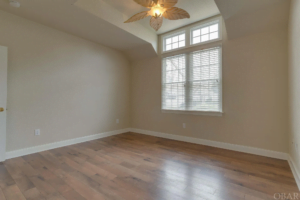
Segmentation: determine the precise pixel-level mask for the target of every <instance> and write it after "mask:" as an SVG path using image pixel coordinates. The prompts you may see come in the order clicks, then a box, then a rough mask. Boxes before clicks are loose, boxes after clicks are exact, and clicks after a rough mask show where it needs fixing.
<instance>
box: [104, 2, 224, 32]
mask: <svg viewBox="0 0 300 200" xmlns="http://www.w3.org/2000/svg"><path fill="white" fill-rule="evenodd" d="M103 1H105V2H106V3H108V4H109V5H111V6H113V7H114V8H116V9H117V10H119V11H120V12H122V13H124V14H125V15H127V16H128V17H131V16H132V15H134V14H136V13H138V12H142V11H146V10H149V9H147V8H144V7H143V6H140V5H139V4H137V3H135V2H134V1H133V0H103ZM175 7H178V8H182V9H184V10H186V11H187V12H188V13H189V14H190V16H191V18H190V19H182V20H175V21H173V20H167V19H164V22H163V26H162V27H161V28H160V29H159V30H158V31H157V34H161V33H165V32H168V31H171V30H174V29H176V28H179V27H181V26H185V25H188V24H191V23H194V22H197V21H200V20H203V19H206V18H209V17H212V16H215V15H218V14H220V12H219V9H218V7H217V6H216V4H215V1H214V0H179V1H178V3H177V4H176V5H175ZM149 23H150V17H148V18H146V19H143V20H142V24H143V25H145V26H148V27H149V26H150V25H149Z"/></svg>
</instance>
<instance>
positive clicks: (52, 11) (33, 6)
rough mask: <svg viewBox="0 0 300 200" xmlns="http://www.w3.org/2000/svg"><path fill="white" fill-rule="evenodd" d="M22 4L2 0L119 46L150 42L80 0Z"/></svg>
mask: <svg viewBox="0 0 300 200" xmlns="http://www.w3.org/2000/svg"><path fill="white" fill-rule="evenodd" d="M18 1H19V2H20V3H21V7H20V8H14V7H11V6H9V3H8V0H0V9H2V10H4V11H7V12H10V13H12V14H15V15H18V16H21V17H24V18H26V19H29V20H32V21H35V22H38V23H41V24H44V25H46V26H50V27H53V28H56V29H58V30H61V31H64V32H67V33H70V34H73V35H76V36H79V37H82V38H85V39H88V40H91V41H93V42H96V43H100V44H103V45H105V46H109V47H112V48H115V49H118V50H126V49H131V48H133V47H137V46H140V45H145V44H147V42H145V41H144V40H142V39H140V38H138V37H136V36H135V35H133V34H131V33H128V32H127V31H124V30H123V29H120V28H119V27H117V26H115V25H113V24H111V23H109V22H107V21H105V20H103V19H101V18H99V17H97V16H94V15H92V14H90V13H88V12H86V11H84V10H82V9H80V8H78V7H76V6H74V5H73V4H74V3H75V2H76V0H18Z"/></svg>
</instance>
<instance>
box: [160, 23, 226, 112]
mask: <svg viewBox="0 0 300 200" xmlns="http://www.w3.org/2000/svg"><path fill="white" fill-rule="evenodd" d="M221 20H222V19H221V17H215V18H213V19H210V20H207V21H206V22H200V23H198V24H192V25H189V26H186V27H184V28H181V29H179V30H175V31H174V32H171V33H167V34H165V35H161V36H160V39H161V41H162V42H161V47H160V48H161V49H162V51H161V52H162V56H163V59H162V111H163V112H172V113H184V114H196V115H203V114H204V115H214V116H221V115H222V26H221Z"/></svg>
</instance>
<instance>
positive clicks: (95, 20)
mask: <svg viewBox="0 0 300 200" xmlns="http://www.w3.org/2000/svg"><path fill="white" fill-rule="evenodd" d="M18 1H19V2H20V3H21V7H20V8H14V7H11V6H9V2H8V0H0V9H2V10H4V11H7V12H10V13H13V14H16V15H18V16H21V17H24V18H27V19H29V20H32V21H35V22H38V23H41V24H44V25H46V26H50V27H53V28H56V29H58V30H61V31H64V32H67V33H70V34H73V35H76V36H79V37H82V38H85V39H88V40H90V41H93V42H96V43H99V44H103V45H105V46H108V47H112V48H114V49H117V50H120V51H123V52H124V53H125V54H126V55H127V56H128V58H129V59H130V60H136V59H143V58H147V57H152V56H156V55H157V54H156V52H157V38H158V34H161V33H165V32H168V31H171V30H174V29H176V28H179V27H181V26H184V25H188V24H191V23H193V22H196V21H200V20H203V19H206V18H209V17H211V16H214V15H218V14H220V13H221V14H222V16H223V18H224V21H225V25H226V29H227V32H228V36H229V38H230V39H233V38H237V37H241V36H243V35H246V34H251V33H255V32H259V31H264V30H266V29H271V28H278V27H282V26H285V25H287V18H288V8H289V0H179V1H178V4H177V5H176V6H178V7H180V8H183V9H185V10H187V11H188V12H189V14H190V15H191V18H190V19H183V20H177V21H170V20H164V23H163V26H162V28H161V29H160V30H159V31H158V32H155V31H154V30H153V29H152V28H151V27H150V26H149V18H148V19H143V20H141V21H138V22H134V23H130V24H124V23H123V22H124V21H125V20H127V19H128V18H129V17H131V16H132V15H134V14H136V13H137V12H139V11H144V10H147V8H144V7H142V6H140V5H138V4H136V3H135V2H134V1H133V0H18Z"/></svg>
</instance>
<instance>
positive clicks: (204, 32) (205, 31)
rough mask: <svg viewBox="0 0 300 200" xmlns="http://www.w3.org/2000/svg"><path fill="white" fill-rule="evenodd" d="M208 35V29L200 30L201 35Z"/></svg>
mask: <svg viewBox="0 0 300 200" xmlns="http://www.w3.org/2000/svg"><path fill="white" fill-rule="evenodd" d="M207 33H208V27H205V28H202V29H201V35H204V34H207Z"/></svg>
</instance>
